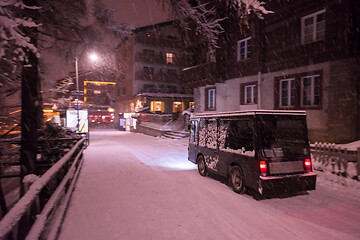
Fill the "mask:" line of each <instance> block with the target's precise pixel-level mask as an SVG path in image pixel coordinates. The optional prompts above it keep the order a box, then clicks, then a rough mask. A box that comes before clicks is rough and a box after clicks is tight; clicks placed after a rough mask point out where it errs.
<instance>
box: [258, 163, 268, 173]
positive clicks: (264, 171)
mask: <svg viewBox="0 0 360 240" xmlns="http://www.w3.org/2000/svg"><path fill="white" fill-rule="evenodd" d="M260 172H261V175H262V176H266V172H267V165H266V162H265V161H260Z"/></svg>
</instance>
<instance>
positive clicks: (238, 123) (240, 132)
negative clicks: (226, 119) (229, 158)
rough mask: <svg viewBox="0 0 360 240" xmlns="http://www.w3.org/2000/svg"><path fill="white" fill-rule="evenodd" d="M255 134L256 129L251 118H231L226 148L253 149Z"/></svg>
mask: <svg viewBox="0 0 360 240" xmlns="http://www.w3.org/2000/svg"><path fill="white" fill-rule="evenodd" d="M253 135H254V130H253V126H252V124H251V121H250V120H230V123H229V127H228V131H227V136H226V140H225V148H230V149H233V150H238V149H243V150H244V151H253V150H254V141H253Z"/></svg>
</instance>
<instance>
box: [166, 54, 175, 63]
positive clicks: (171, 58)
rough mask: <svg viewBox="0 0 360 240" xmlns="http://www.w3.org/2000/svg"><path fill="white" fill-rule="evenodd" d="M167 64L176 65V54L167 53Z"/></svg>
mask: <svg viewBox="0 0 360 240" xmlns="http://www.w3.org/2000/svg"><path fill="white" fill-rule="evenodd" d="M166 63H167V64H175V53H166Z"/></svg>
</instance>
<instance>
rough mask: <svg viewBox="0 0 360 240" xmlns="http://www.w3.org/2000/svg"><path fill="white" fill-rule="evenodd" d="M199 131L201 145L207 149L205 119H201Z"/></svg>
mask: <svg viewBox="0 0 360 240" xmlns="http://www.w3.org/2000/svg"><path fill="white" fill-rule="evenodd" d="M198 131H199V145H200V146H201V147H205V140H206V127H205V119H200V122H199V126H198Z"/></svg>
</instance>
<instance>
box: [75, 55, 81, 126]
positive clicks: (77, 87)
mask: <svg viewBox="0 0 360 240" xmlns="http://www.w3.org/2000/svg"><path fill="white" fill-rule="evenodd" d="M75 77H76V104H75V109H76V115H77V124H76V125H77V128H76V132H79V131H80V115H79V114H80V113H79V107H80V106H79V59H78V58H77V57H75Z"/></svg>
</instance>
